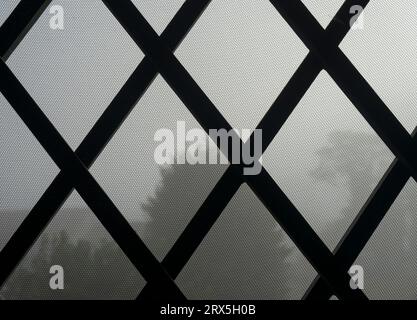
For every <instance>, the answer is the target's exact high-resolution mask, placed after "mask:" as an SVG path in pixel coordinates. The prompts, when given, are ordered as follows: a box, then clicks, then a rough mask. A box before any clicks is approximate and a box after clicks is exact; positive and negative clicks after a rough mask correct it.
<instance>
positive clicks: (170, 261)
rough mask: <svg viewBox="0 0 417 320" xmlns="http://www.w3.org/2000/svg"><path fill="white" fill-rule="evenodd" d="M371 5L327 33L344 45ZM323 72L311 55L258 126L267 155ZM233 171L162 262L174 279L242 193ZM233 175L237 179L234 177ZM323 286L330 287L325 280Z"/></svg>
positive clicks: (344, 14) (338, 18)
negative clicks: (356, 19) (354, 22)
mask: <svg viewBox="0 0 417 320" xmlns="http://www.w3.org/2000/svg"><path fill="white" fill-rule="evenodd" d="M368 2H369V0H361V1H358V0H347V1H345V2H344V3H343V5H342V6H341V7H340V9H339V10H338V12H337V13H336V15H335V17H334V18H333V20H332V21H331V22H330V24H329V26H328V27H327V28H326V33H328V34H329V36H330V37H332V38H333V39H334V42H335V43H340V42H341V41H342V39H343V38H344V37H345V35H346V34H347V32H348V31H349V29H350V26H349V22H350V20H351V16H350V14H349V9H350V8H351V7H352V6H353V5H355V4H358V5H361V6H362V7H364V8H365V7H366V5H367V4H368ZM321 70H322V69H321V67H320V63H319V61H317V58H316V56H315V54H314V53H312V52H310V53H309V54H308V55H307V57H306V58H305V59H304V61H303V62H302V63H301V65H300V67H299V68H298V69H297V70H296V72H295V73H294V75H293V76H292V78H291V79H290V80H289V82H288V83H287V85H286V86H285V87H284V89H283V90H282V92H281V93H280V95H279V96H278V98H277V99H276V100H275V101H274V103H273V104H272V106H271V107H270V108H269V110H268V112H267V113H266V114H265V116H264V117H263V119H262V120H261V122H260V123H259V125H258V126H257V128H258V129H262V130H263V135H262V137H263V144H262V148H263V150H262V151H263V152H264V151H265V150H266V149H267V148H268V146H269V144H270V143H271V141H272V140H273V139H274V137H275V136H276V134H277V133H278V132H279V130H280V129H281V128H282V126H283V124H284V123H285V121H286V120H287V119H288V117H289V116H290V114H291V113H292V111H293V110H294V108H295V107H296V106H297V104H298V103H299V102H300V100H301V98H302V97H303V96H304V94H305V92H307V90H308V89H309V87H310V86H311V84H312V83H313V82H314V80H315V78H316V77H317V75H318V74H319V72H320V71H321ZM246 143H248V142H246ZM232 170H235V169H234V168H229V169H228V170H227V171H226V172H225V174H224V175H223V176H222V177H221V179H220V180H219V182H218V183H217V185H216V187H215V188H214V189H213V191H212V192H211V193H210V194H209V196H208V198H207V200H206V201H205V202H204V203H203V205H202V206H201V208H200V209H199V210H198V212H197V214H196V215H195V216H194V218H193V219H192V220H191V222H190V223H189V224H188V225H187V227H186V228H185V230H184V231H183V233H182V234H181V236H180V237H179V238H178V240H177V241H176V242H175V244H174V246H173V247H172V248H171V249H170V250H169V252H168V254H167V256H166V257H165V259H164V260H163V261H162V265H163V266H164V267H165V269H166V270H167V271H168V273H169V274H170V275H171V277H172V278H174V279H175V278H176V277H177V276H178V274H179V273H180V272H181V270H182V269H183V268H184V266H185V265H186V264H187V262H188V261H189V259H190V258H191V256H192V255H193V253H194V251H195V250H196V249H197V247H198V246H199V244H200V243H201V241H203V238H204V237H205V236H206V235H207V233H208V232H209V230H210V229H211V227H212V226H213V225H214V223H215V221H216V220H217V219H218V217H219V216H220V214H221V213H222V211H223V210H224V208H225V207H226V205H227V203H228V202H229V201H230V200H231V199H232V197H233V196H234V194H235V193H236V191H237V190H238V188H239V186H240V183H238V181H237V180H238V179H242V176H241V175H240V174H239V173H238V172H237V173H235V174H234V175H233V174H232V172H231V171H232ZM233 176H235V178H232V177H233ZM235 179H236V180H235ZM219 190H223V191H219ZM218 193H219V194H218ZM219 204H221V206H219ZM214 206H215V207H214ZM196 230H200V232H196ZM323 283H324V284H325V285H326V286H327V284H326V282H325V281H323ZM150 290H151V287H150V286H149V285H147V286H146V287H145V288H144V289H143V290H142V292H141V293H140V295H139V296H138V299H146V298H147V296H148V295H149V294H150V292H151V291H150Z"/></svg>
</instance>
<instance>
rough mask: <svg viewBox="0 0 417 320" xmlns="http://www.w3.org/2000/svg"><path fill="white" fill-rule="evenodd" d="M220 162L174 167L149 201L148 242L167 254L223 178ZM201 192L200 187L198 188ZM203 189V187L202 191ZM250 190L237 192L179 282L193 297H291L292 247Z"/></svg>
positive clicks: (164, 173)
mask: <svg viewBox="0 0 417 320" xmlns="http://www.w3.org/2000/svg"><path fill="white" fill-rule="evenodd" d="M224 170H225V166H221V165H217V166H216V165H173V166H171V167H164V168H162V169H161V176H162V182H161V184H160V187H159V188H158V189H157V190H156V192H155V195H154V196H153V197H151V198H149V200H148V202H147V203H146V204H144V206H143V208H144V211H145V212H147V213H148V215H149V216H150V217H151V219H152V222H151V223H150V225H149V237H150V238H149V241H148V243H149V244H152V249H153V251H154V252H156V253H157V255H158V256H159V257H160V258H162V257H163V256H164V255H165V254H166V253H167V251H168V250H169V249H170V248H171V247H172V245H173V244H174V242H175V240H176V239H177V238H178V237H179V235H180V233H181V232H182V230H183V229H184V228H185V225H186V224H187V223H188V222H189V220H190V219H191V217H192V216H193V215H194V214H195V213H196V212H197V210H198V208H199V207H200V206H201V204H202V203H203V201H204V200H205V197H206V196H207V195H208V194H209V192H210V191H211V189H212V188H213V187H214V184H215V183H216V182H217V180H218V179H219V178H220V177H221V174H222V172H223V171H224ZM198 190H200V191H198ZM201 190H203V191H201ZM283 239H284V233H283V231H282V230H281V229H278V228H277V225H276V223H275V222H274V221H273V218H272V217H271V216H270V214H269V213H268V212H266V209H265V208H264V207H263V205H262V204H261V203H260V202H259V201H257V200H256V197H255V196H254V195H253V194H252V192H251V191H250V190H249V189H244V190H242V192H240V193H237V194H236V196H235V197H234V199H233V200H232V201H231V203H230V204H229V206H228V208H227V209H226V210H225V211H224V212H223V214H222V216H221V217H220V218H219V220H218V221H217V222H216V224H215V225H214V226H213V228H212V229H211V230H210V232H209V234H208V236H207V237H206V238H205V240H203V244H202V245H200V247H199V248H198V249H197V252H196V253H194V256H193V257H192V258H191V260H190V261H189V262H188V264H187V266H186V267H185V271H183V275H182V276H181V275H180V277H179V278H180V280H179V282H178V283H180V284H181V288H182V289H183V291H184V293H185V294H186V295H187V296H189V297H190V298H194V299H201V298H208V299H213V298H215V299H216V298H217V299H223V298H226V299H227V298H229V299H246V298H254V299H256V298H260V297H262V298H266V299H283V298H287V297H288V296H287V293H288V287H287V285H288V283H287V281H288V278H289V270H288V269H289V265H288V262H287V258H288V255H289V253H290V249H289V248H288V247H287V246H286V245H285V244H284V242H283Z"/></svg>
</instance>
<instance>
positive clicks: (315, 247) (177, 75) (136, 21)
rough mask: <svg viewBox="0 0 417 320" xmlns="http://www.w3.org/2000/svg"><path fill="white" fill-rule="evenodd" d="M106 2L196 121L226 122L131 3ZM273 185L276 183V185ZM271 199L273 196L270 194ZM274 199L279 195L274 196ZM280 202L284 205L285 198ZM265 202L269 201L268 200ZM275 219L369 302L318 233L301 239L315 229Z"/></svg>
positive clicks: (337, 283) (322, 268)
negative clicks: (298, 230)
mask: <svg viewBox="0 0 417 320" xmlns="http://www.w3.org/2000/svg"><path fill="white" fill-rule="evenodd" d="M103 2H104V3H105V4H106V5H107V7H108V8H109V10H110V11H111V12H112V13H113V15H114V16H115V17H116V18H117V19H118V20H119V22H120V23H121V24H122V26H123V27H124V28H125V29H126V31H127V32H128V33H129V34H130V36H131V37H132V38H133V40H134V41H135V42H136V43H137V44H138V46H139V47H140V48H141V49H142V51H143V52H144V53H145V54H146V55H147V56H149V57H150V58H151V59H152V60H153V61H154V63H155V65H157V66H158V68H159V70H160V73H161V75H162V76H163V77H164V78H165V80H166V81H167V83H168V84H169V85H170V86H171V88H172V89H173V90H174V91H175V92H176V94H177V95H178V97H179V98H180V99H181V100H182V101H183V103H184V104H185V105H186V106H187V107H188V108H189V110H190V111H191V112H192V113H193V114H194V115H195V117H196V119H197V120H198V121H199V122H200V124H201V125H202V126H203V128H204V129H206V130H208V129H209V128H210V122H213V121H214V124H215V125H216V127H217V126H218V125H219V124H221V123H222V122H223V123H224V122H225V119H224V118H223V116H222V115H221V114H220V113H219V112H218V111H217V109H216V108H215V106H214V105H213V104H212V103H211V101H210V100H209V99H208V97H207V96H206V95H205V94H204V92H203V91H202V90H201V89H200V88H199V87H198V85H197V84H196V83H195V81H194V80H193V79H192V77H191V76H190V75H189V74H188V72H187V71H186V70H185V69H184V67H183V66H182V65H181V64H180V63H179V61H178V60H177V59H176V58H175V56H174V55H173V54H172V52H171V51H170V50H169V49H167V48H166V47H165V46H164V45H163V44H162V43H161V42H160V40H159V37H158V35H157V34H156V33H155V31H154V30H153V29H152V27H151V26H150V25H149V23H148V22H147V21H146V19H145V18H144V17H143V16H142V15H141V14H140V12H139V11H138V10H137V8H136V7H135V6H134V5H133V4H132V3H131V2H130V1H129V0H121V1H118V2H117V4H116V3H115V2H112V1H109V0H103ZM204 115H205V116H208V117H209V118H208V119H205V118H204V117H201V116H204ZM226 125H227V123H226ZM229 127H230V126H224V128H229ZM264 172H265V171H264ZM247 179H248V182H249V184H254V183H255V182H257V184H256V187H253V188H254V189H258V188H262V184H261V183H259V182H258V180H256V178H253V176H250V177H248V178H247ZM264 182H265V184H264V185H263V186H264V187H265V189H264V190H262V191H264V192H265V191H266V192H268V188H267V187H270V186H269V185H268V184H267V181H264ZM273 184H275V183H274V182H273ZM275 189H276V188H275ZM257 191H258V193H260V194H264V193H263V192H261V191H260V190H257ZM269 196H271V194H269ZM274 196H276V195H275V194H274ZM284 196H285V195H284ZM280 199H281V200H282V201H283V202H284V200H283V199H284V198H283V197H281V198H280ZM263 200H264V201H266V200H267V199H263ZM270 204H271V205H270V206H269V208H270V210H271V209H274V210H276V209H277V207H276V206H275V205H276V204H277V203H276V202H272V203H270ZM284 204H291V203H290V202H289V201H288V203H284ZM291 206H292V204H291ZM292 208H293V209H294V210H292V214H294V215H297V219H298V222H300V223H301V222H303V218H302V216H301V214H299V212H298V211H297V210H296V209H295V208H294V207H293V206H292ZM275 212H276V211H275ZM275 216H276V217H280V221H279V222H280V224H281V225H282V227H283V228H284V230H286V231H287V233H288V234H289V236H290V237H292V238H293V240H294V242H295V244H296V245H297V246H298V247H299V248H300V250H301V251H302V252H303V253H305V254H307V255H308V256H307V258H308V259H309V260H310V261H312V262H313V266H314V267H315V268H316V269H317V270H318V271H319V273H320V274H322V276H324V277H325V278H326V280H327V281H328V283H329V284H330V285H331V286H332V287H333V289H334V290H335V291H336V292H337V294H338V295H339V296H340V297H341V298H346V299H366V297H365V295H364V294H363V292H361V291H354V290H351V289H350V287H349V280H350V277H349V275H348V274H347V273H345V272H341V268H340V267H339V266H338V265H337V264H336V261H335V259H334V257H333V255H332V254H331V252H330V251H329V250H328V248H327V247H326V246H325V245H324V243H323V242H322V241H321V240H320V238H319V237H318V236H317V235H316V234H315V233H314V231H312V233H309V232H308V233H307V235H308V236H310V235H311V236H312V238H302V237H299V233H298V232H297V230H296V229H297V228H302V229H304V230H307V229H308V228H311V227H310V226H309V225H308V223H305V224H303V225H301V226H298V227H297V228H294V226H295V225H294V224H292V223H291V222H292V221H294V220H297V219H287V217H285V216H286V213H284V214H276V215H275ZM297 233H298V234H297ZM313 252H315V254H313V255H311V254H312V253H313ZM329 266H330V267H329Z"/></svg>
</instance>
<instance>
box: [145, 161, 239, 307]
mask: <svg viewBox="0 0 417 320" xmlns="http://www.w3.org/2000/svg"><path fill="white" fill-rule="evenodd" d="M242 182H243V180H242V175H241V168H239V167H238V166H235V165H231V166H230V167H229V168H228V169H227V170H226V172H225V173H224V174H223V176H222V177H221V179H220V180H219V181H218V182H217V184H216V185H215V187H214V188H213V190H212V191H211V192H210V194H209V196H208V197H207V198H206V200H205V201H204V203H203V204H202V206H201V207H200V208H199V209H198V211H197V213H196V214H195V215H194V217H193V218H192V219H191V221H190V222H189V223H188V225H187V226H186V227H185V229H184V231H183V232H182V233H181V235H180V237H179V238H178V239H177V241H175V243H174V245H173V246H172V248H171V249H170V250H169V252H168V253H167V255H166V256H165V258H164V259H163V260H162V266H163V267H164V268H165V269H166V270H167V272H168V273H169V274H170V276H171V277H172V278H173V279H175V278H177V277H178V275H179V274H180V272H181V270H182V269H183V268H184V266H185V265H186V264H187V262H188V260H189V259H190V258H191V256H192V255H193V254H194V252H195V251H196V250H197V248H198V246H199V245H200V244H201V242H202V241H203V239H204V238H205V237H206V235H207V234H208V233H209V231H210V229H211V228H212V226H213V225H214V224H215V222H216V221H217V219H218V218H219V217H220V215H221V213H222V212H223V210H224V209H225V208H226V206H227V204H228V203H229V202H230V200H232V198H233V196H234V195H235V193H236V192H237V191H238V190H239V187H240V186H241V184H242ZM155 290H157V288H155V287H153V286H152V285H151V284H147V285H146V286H145V287H144V288H143V289H142V291H141V292H140V294H139V296H138V297H137V299H138V300H141V301H146V300H148V299H150V298H151V297H152V296H153V295H154V294H155V292H154V291H155Z"/></svg>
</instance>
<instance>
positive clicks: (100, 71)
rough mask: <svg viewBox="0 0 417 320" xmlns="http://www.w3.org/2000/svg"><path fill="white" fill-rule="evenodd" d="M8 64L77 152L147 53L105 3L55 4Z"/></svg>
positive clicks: (75, 2)
mask: <svg viewBox="0 0 417 320" xmlns="http://www.w3.org/2000/svg"><path fill="white" fill-rule="evenodd" d="M54 4H56V5H62V7H63V9H64V30H59V29H58V30H53V29H51V28H50V25H49V21H50V19H51V17H52V15H51V14H50V13H49V9H47V10H45V12H44V14H43V15H42V16H41V17H40V18H39V20H38V21H37V22H36V24H35V25H34V26H33V28H32V29H31V30H30V31H29V33H28V34H27V35H26V37H25V38H24V40H23V41H22V43H21V44H20V45H19V46H18V47H17V49H16V50H15V51H14V53H13V54H12V55H11V57H10V58H9V59H8V61H7V63H8V65H9V67H10V68H11V69H12V71H13V72H14V73H15V74H16V76H17V77H18V79H19V80H20V81H21V82H22V84H23V85H24V86H25V88H26V89H27V90H28V92H29V93H30V94H31V95H32V97H33V98H34V99H35V101H36V102H37V103H38V104H39V106H40V107H41V109H42V110H43V111H44V112H45V113H46V115H47V116H48V117H49V119H50V120H51V121H52V122H53V124H54V125H55V126H56V127H57V129H58V130H59V131H60V132H61V134H62V135H63V136H64V138H65V139H66V140H67V141H68V143H69V144H70V145H71V147H73V148H74V149H75V148H76V147H78V145H79V144H80V142H81V141H82V139H83V138H84V137H85V136H86V134H87V133H88V131H89V130H90V129H91V127H92V126H93V124H94V122H95V121H96V120H97V119H98V117H99V116H100V115H101V114H102V113H103V111H104V109H105V108H106V107H107V106H108V105H109V103H110V102H111V101H112V100H113V98H114V96H115V95H116V94H117V92H118V91H119V90H120V88H121V87H122V85H123V84H124V82H125V81H126V80H127V79H128V77H129V76H130V74H131V73H132V72H133V70H134V69H135V67H136V66H137V65H138V64H139V62H140V60H141V59H142V57H143V54H142V53H141V51H140V50H139V49H138V47H137V46H136V45H135V44H134V42H133V41H132V40H131V38H130V37H129V36H128V35H127V33H126V32H125V31H124V29H123V28H122V27H121V25H120V24H119V23H118V21H117V20H116V19H115V18H114V17H113V15H112V14H111V13H110V12H109V10H108V9H107V8H106V7H105V6H104V4H103V3H102V2H101V1H99V0H92V1H64V2H63V3H62V2H60V1H53V3H52V5H54Z"/></svg>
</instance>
